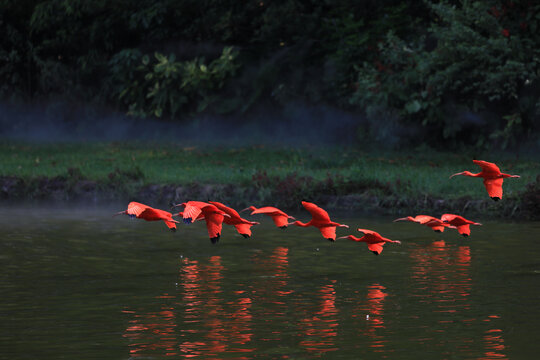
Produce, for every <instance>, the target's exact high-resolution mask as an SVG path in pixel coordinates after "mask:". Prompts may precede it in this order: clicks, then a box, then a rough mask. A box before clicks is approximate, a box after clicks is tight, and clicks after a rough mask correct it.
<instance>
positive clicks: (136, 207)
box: [126, 201, 149, 217]
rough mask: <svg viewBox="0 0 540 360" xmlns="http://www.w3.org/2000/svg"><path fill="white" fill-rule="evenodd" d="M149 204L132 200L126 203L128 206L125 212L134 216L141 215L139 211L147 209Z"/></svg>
mask: <svg viewBox="0 0 540 360" xmlns="http://www.w3.org/2000/svg"><path fill="white" fill-rule="evenodd" d="M148 208H149V206H148V205H144V204H141V203H138V202H135V201H132V202H130V203H129V204H128V208H127V210H126V214H128V215H135V216H137V217H138V216H139V215H141V213H142V212H143V211H144V210H146V209H148Z"/></svg>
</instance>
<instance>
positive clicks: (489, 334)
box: [480, 315, 508, 360]
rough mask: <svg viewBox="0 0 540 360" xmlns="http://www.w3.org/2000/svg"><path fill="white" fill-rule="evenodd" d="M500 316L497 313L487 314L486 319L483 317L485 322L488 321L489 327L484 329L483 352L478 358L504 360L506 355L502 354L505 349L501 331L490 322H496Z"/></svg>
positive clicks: (482, 359) (481, 359)
mask: <svg viewBox="0 0 540 360" xmlns="http://www.w3.org/2000/svg"><path fill="white" fill-rule="evenodd" d="M499 318H500V316H498V315H489V316H488V317H487V319H484V321H485V322H487V323H490V325H491V326H490V327H491V328H490V329H488V330H486V332H485V335H484V349H485V351H484V354H483V355H482V357H481V358H480V360H504V359H508V357H507V356H506V355H505V354H504V351H505V349H506V347H505V345H504V339H503V331H502V330H501V329H499V328H497V325H496V324H491V323H492V322H497V319H499Z"/></svg>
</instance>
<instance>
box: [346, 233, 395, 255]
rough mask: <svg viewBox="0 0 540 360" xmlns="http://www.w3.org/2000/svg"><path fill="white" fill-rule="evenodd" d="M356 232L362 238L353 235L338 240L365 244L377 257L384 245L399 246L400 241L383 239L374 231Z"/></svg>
mask: <svg viewBox="0 0 540 360" xmlns="http://www.w3.org/2000/svg"><path fill="white" fill-rule="evenodd" d="M358 231H360V232H363V233H364V236H362V237H360V238H358V237H356V236H354V235H347V236H342V237H340V238H339V239H350V240H353V241H357V242H365V243H367V246H368V249H369V250H370V251H371V252H372V253H374V254H375V255H379V254H380V253H381V252H382V251H383V246H384V244H385V243H394V244H401V241H399V240H390V239H387V238H384V237H382V236H381V235H379V233H377V232H375V231H371V230H367V229H358Z"/></svg>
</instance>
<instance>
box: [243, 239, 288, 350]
mask: <svg viewBox="0 0 540 360" xmlns="http://www.w3.org/2000/svg"><path fill="white" fill-rule="evenodd" d="M250 262H251V263H252V264H253V270H252V271H253V276H252V277H251V278H250V282H249V284H246V285H245V287H246V289H247V293H249V295H250V298H251V300H252V302H253V303H256V304H258V308H257V322H258V324H259V326H261V325H262V326H263V327H265V328H266V329H265V330H266V331H264V336H263V337H261V338H259V339H258V340H260V341H267V342H275V343H276V346H279V345H280V344H281V341H283V340H286V339H287V338H286V337H284V333H283V330H284V329H286V328H287V324H288V322H289V321H290V320H291V318H290V316H289V313H288V311H289V310H290V308H289V305H288V300H289V297H290V294H292V293H293V291H292V290H290V289H289V288H288V286H289V249H288V248H286V247H282V246H278V247H276V248H274V249H273V250H272V252H271V253H270V254H268V253H266V252H257V253H254V254H253V255H252V256H251V258H250Z"/></svg>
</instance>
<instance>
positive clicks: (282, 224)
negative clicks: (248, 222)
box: [240, 206, 296, 229]
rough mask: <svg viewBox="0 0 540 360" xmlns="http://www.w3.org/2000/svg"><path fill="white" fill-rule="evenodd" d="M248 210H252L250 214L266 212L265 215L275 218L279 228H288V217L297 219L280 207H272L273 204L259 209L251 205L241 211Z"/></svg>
mask: <svg viewBox="0 0 540 360" xmlns="http://www.w3.org/2000/svg"><path fill="white" fill-rule="evenodd" d="M246 210H251V214H250V215H255V214H265V215H268V216H270V217H271V218H272V220H274V224H276V226H277V227H278V228H281V229H286V228H287V225H289V224H287V220H288V219H291V220H296V219H295V218H294V217H292V216H290V215H287V214H285V213H284V212H283V211H281V210H279V209H278V208H275V207H272V206H265V207H262V208H258V209H257V208H256V207H255V206H250V207H248V208H245V209H244V210H242V211H240V212H243V211H246Z"/></svg>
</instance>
